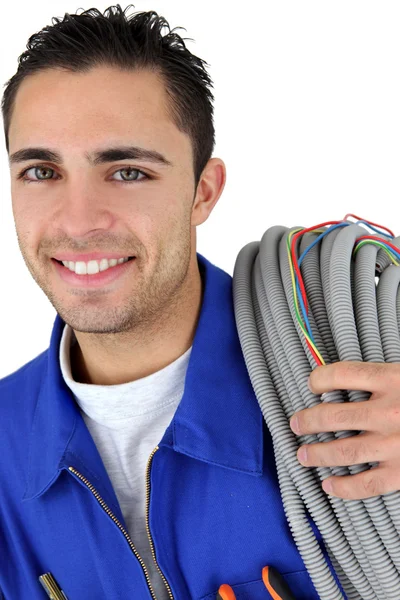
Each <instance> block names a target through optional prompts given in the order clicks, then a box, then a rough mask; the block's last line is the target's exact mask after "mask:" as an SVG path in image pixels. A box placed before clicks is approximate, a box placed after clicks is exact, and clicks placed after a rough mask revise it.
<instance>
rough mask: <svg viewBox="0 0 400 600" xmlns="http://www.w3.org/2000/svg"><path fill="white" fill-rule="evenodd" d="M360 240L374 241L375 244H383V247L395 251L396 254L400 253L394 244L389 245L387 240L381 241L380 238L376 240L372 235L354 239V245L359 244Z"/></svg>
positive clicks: (399, 249)
mask: <svg viewBox="0 0 400 600" xmlns="http://www.w3.org/2000/svg"><path fill="white" fill-rule="evenodd" d="M361 240H375V241H377V242H383V243H384V244H385V246H389V248H392V250H395V251H396V253H397V254H398V253H399V252H400V248H397V246H395V245H394V244H391V243H390V242H388V241H387V240H383V239H382V238H378V237H376V236H373V235H363V236H361V237H359V238H357V239H356V243H357V242H360V241H361Z"/></svg>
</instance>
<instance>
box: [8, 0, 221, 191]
mask: <svg viewBox="0 0 400 600" xmlns="http://www.w3.org/2000/svg"><path fill="white" fill-rule="evenodd" d="M130 6H134V5H133V4H130V5H129V6H128V7H127V8H126V9H125V10H128V8H129V7H130ZM112 9H116V11H115V12H113V10H112ZM52 23H53V24H52V25H51V26H46V27H44V28H43V29H42V30H41V31H39V32H38V33H35V34H34V35H32V36H31V37H30V38H29V40H28V43H27V48H28V50H27V51H25V52H24V53H23V54H21V56H20V57H19V58H18V64H19V66H18V70H17V72H16V74H15V75H14V76H13V77H12V78H11V79H10V80H9V81H8V82H6V84H5V87H6V89H5V92H4V95H3V99H2V102H1V110H2V115H3V123H4V133H5V139H6V148H7V152H9V137H8V136H9V128H10V122H11V117H12V114H13V110H14V107H15V98H16V94H17V91H18V88H19V86H20V84H21V82H22V81H23V79H25V77H27V76H29V75H31V74H34V73H38V72H40V71H44V70H48V69H65V70H66V71H70V72H73V73H87V72H89V71H90V70H91V69H92V68H95V67H97V66H99V67H100V66H110V67H115V68H117V69H121V70H124V71H128V72H129V71H134V70H143V69H146V70H149V71H153V72H154V73H156V74H157V75H159V76H160V80H161V81H162V83H163V84H164V87H165V90H166V93H167V97H168V106H167V107H166V110H167V113H168V116H169V118H170V119H171V121H172V122H173V123H174V124H175V125H176V127H177V128H178V129H179V130H180V131H182V132H183V133H186V134H187V135H188V136H189V138H190V140H191V143H192V148H193V171H194V178H195V187H196V188H197V184H198V182H199V179H200V176H201V173H202V171H203V169H204V167H205V166H206V164H207V162H208V160H209V159H210V158H211V155H212V153H213V150H214V145H215V131H214V124H213V112H214V111H213V104H212V102H213V100H214V96H213V94H212V92H211V89H210V88H212V87H213V83H212V80H211V77H210V75H209V74H208V73H207V71H206V69H205V67H204V65H207V64H208V63H206V62H205V61H203V60H202V59H200V58H198V57H197V56H195V55H194V54H192V53H191V52H190V51H189V50H188V49H187V48H186V46H185V42H184V39H191V38H181V37H180V36H179V35H178V34H177V33H174V30H172V31H171V29H170V26H169V24H168V22H167V21H166V20H165V19H164V17H161V16H159V15H158V14H157V13H156V12H155V11H148V12H138V13H135V14H133V15H132V16H130V17H129V18H127V15H126V14H125V11H123V10H122V8H121V6H120V5H119V4H117V5H116V6H110V7H108V8H107V9H106V10H105V11H104V14H101V12H100V11H99V10H98V9H96V8H91V9H89V10H86V11H84V12H83V13H82V14H80V15H78V14H73V15H71V14H69V13H65V15H64V18H63V20H62V21H61V19H59V18H57V17H53V19H52ZM164 27H166V28H167V30H168V33H166V35H164V36H163V35H162V34H161V31H162V29H163V28H164ZM175 29H184V28H182V27H178V28H175ZM192 41H193V40H192Z"/></svg>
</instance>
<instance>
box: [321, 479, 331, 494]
mask: <svg viewBox="0 0 400 600" xmlns="http://www.w3.org/2000/svg"><path fill="white" fill-rule="evenodd" d="M322 489H323V490H324V492H326V493H327V494H330V493H331V492H332V489H333V487H332V481H323V482H322Z"/></svg>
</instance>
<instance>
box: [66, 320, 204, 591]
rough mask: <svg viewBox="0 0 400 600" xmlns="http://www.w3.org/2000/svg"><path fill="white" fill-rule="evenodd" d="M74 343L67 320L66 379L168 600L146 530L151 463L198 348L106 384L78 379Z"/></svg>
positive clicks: (154, 583)
mask: <svg viewBox="0 0 400 600" xmlns="http://www.w3.org/2000/svg"><path fill="white" fill-rule="evenodd" d="M74 343H77V340H76V337H75V333H74V331H73V329H72V328H71V327H70V326H69V325H67V324H66V325H65V327H64V330H63V334H62V337H61V343H60V366H61V372H62V375H63V378H64V380H65V383H66V384H67V386H68V387H69V388H70V389H71V391H72V393H73V395H74V398H75V400H76V402H77V404H78V405H79V407H80V410H81V414H82V417H83V419H84V421H85V423H86V426H87V428H88V430H89V432H90V434H91V436H92V438H93V440H94V443H95V444H96V446H97V449H98V451H99V454H100V456H101V458H102V460H103V463H104V466H105V468H106V470H107V473H108V475H109V477H110V480H111V483H112V485H113V488H114V491H115V494H116V496H117V498H118V501H119V504H120V507H121V511H122V514H123V515H124V518H125V521H126V525H127V528H128V533H129V535H130V537H131V539H132V541H133V544H134V546H135V548H136V549H137V551H138V552H139V554H140V556H141V557H142V559H143V561H144V563H145V564H146V567H147V570H148V572H149V576H150V580H151V583H152V586H153V588H154V591H155V593H156V596H157V599H158V600H168V599H169V595H168V591H167V588H166V586H165V584H164V582H163V580H162V578H161V576H160V574H159V572H158V570H157V567H156V565H155V563H154V560H153V557H152V553H151V548H150V542H149V539H148V536H147V531H146V517H145V514H146V467H147V461H148V459H149V456H150V454H151V452H152V451H153V450H154V448H155V447H156V446H157V445H158V443H159V442H160V441H161V439H162V437H163V435H164V433H165V430H166V429H167V427H168V425H169V424H170V422H171V420H172V418H173V416H174V414H175V411H176V409H177V407H178V404H179V402H180V400H181V398H182V396H183V391H184V385H185V377H186V370H187V366H188V364H189V358H190V354H191V350H192V348H189V350H187V352H185V354H183V355H182V356H180V357H179V358H178V359H177V360H175V361H174V362H173V363H171V364H170V365H168V366H167V367H165V368H164V369H161V370H160V371H157V372H156V373H153V374H152V375H149V376H148V377H143V378H142V379H138V380H136V381H132V382H128V383H122V384H120V385H106V386H104V385H93V384H87V383H79V382H77V381H74V380H73V379H72V374H71V360H70V349H71V345H72V344H74Z"/></svg>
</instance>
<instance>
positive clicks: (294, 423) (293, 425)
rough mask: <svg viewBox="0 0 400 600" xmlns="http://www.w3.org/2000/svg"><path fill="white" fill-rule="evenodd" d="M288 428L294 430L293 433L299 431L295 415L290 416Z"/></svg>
mask: <svg viewBox="0 0 400 600" xmlns="http://www.w3.org/2000/svg"><path fill="white" fill-rule="evenodd" d="M290 428H291V430H292V431H294V433H297V434H299V433H300V427H299V420H298V418H297V417H292V418H291V419H290Z"/></svg>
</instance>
